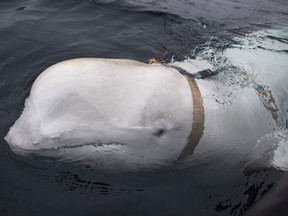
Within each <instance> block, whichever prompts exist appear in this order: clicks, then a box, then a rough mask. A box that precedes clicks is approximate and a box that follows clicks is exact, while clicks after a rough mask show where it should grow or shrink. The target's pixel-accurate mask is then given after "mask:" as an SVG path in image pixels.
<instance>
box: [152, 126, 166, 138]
mask: <svg viewBox="0 0 288 216" xmlns="http://www.w3.org/2000/svg"><path fill="white" fill-rule="evenodd" d="M164 133H165V130H164V129H163V128H157V129H156V130H154V132H153V134H154V135H155V136H157V137H160V136H162V135H163V134H164Z"/></svg>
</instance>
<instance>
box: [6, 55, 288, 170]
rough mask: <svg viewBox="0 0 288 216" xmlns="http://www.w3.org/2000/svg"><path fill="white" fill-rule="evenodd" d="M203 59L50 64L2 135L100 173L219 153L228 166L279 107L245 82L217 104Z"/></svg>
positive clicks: (272, 121)
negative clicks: (12, 123) (101, 171)
mask: <svg viewBox="0 0 288 216" xmlns="http://www.w3.org/2000/svg"><path fill="white" fill-rule="evenodd" d="M207 65H208V63H207V62H204V61H197V60H195V61H193V60H191V61H190V62H187V61H186V62H185V61H183V62H175V63H171V64H168V65H167V64H166V65H165V64H159V63H153V64H146V63H142V62H138V61H134V60H127V59H103V58H78V59H72V60H66V61H63V62H60V63H57V64H55V65H53V66H51V67H49V68H48V69H46V70H45V71H44V72H42V73H41V74H40V75H39V76H38V77H37V79H36V80H35V82H34V83H33V85H32V88H31V91H30V95H29V97H28V98H27V99H26V101H25V108H24V110H23V112H22V114H21V116H20V117H19V119H18V120H17V121H16V122H15V123H14V125H13V126H12V127H11V128H10V130H9V132H8V134H7V135H6V137H5V140H6V141H7V143H8V144H9V146H10V148H11V150H12V151H13V152H14V153H16V154H18V155H21V156H25V157H31V158H33V157H34V156H37V158H38V156H41V157H43V158H48V159H53V160H56V161H60V162H65V163H73V164H89V165H90V166H93V167H95V168H99V169H104V170H128V171H138V170H150V169H152V170H154V169H159V168H162V167H169V166H173V165H174V164H177V163H181V162H183V161H186V162H187V163H197V161H198V162H199V161H200V160H201V161H209V160H214V159H215V160H217V158H225V157H230V158H233V159H235V160H232V159H231V161H232V162H231V164H233V161H236V162H235V164H234V165H235V166H236V163H237V161H238V162H239V161H243V158H247V154H248V155H249V154H252V153H251V148H254V147H255V145H256V144H257V143H258V144H259V142H261V141H259V139H261V137H265V136H266V135H267V134H269V133H273V132H274V131H275V128H276V127H277V126H278V125H279V122H281V121H282V120H281V121H280V117H279V114H278V112H280V111H279V110H280V108H279V109H278V106H279V104H277V103H276V102H275V101H273V95H272V93H271V91H270V89H269V90H267V89H265V87H263V86H262V85H261V84H258V83H256V81H255V82H254V81H253V82H251V85H247V86H244V87H243V88H241V90H239V91H237V94H235V95H236V96H235V97H234V98H233V102H231V104H229V105H228V106H225V107H223V104H224V102H223V101H221V97H222V96H223V89H221V88H219V85H218V82H219V79H218V78H217V76H218V75H217V76H211V75H216V74H213V73H211V70H203V69H205V68H207V67H209V65H208V66H207ZM210 66H211V65H210ZM196 71H200V72H201V71H202V73H200V72H199V73H195V72H196ZM217 80H218V81H217ZM227 97H228V98H229V95H228V96H227ZM261 98H262V99H261ZM263 98H264V99H263ZM267 98H268V99H270V101H269V100H268V101H267V100H266V99H267ZM265 100H266V101H265ZM282 122H283V121H282ZM269 148H270V147H267V148H262V149H261V152H262V153H263V154H264V153H265V152H267V149H269ZM257 154H258V156H259V157H260V156H261V155H259V154H260V153H259V152H257ZM250 156H251V157H250ZM249 157H250V158H253V155H249ZM249 157H248V158H249ZM271 158H273V156H272V157H271ZM253 159H254V158H253ZM271 160H272V159H271ZM249 162H251V161H250V160H249V161H247V164H248V163H249ZM183 163H184V162H183ZM282 164H283V163H282ZM284 164H285V163H284ZM281 168H282V169H286V168H287V167H285V166H282V167H281Z"/></svg>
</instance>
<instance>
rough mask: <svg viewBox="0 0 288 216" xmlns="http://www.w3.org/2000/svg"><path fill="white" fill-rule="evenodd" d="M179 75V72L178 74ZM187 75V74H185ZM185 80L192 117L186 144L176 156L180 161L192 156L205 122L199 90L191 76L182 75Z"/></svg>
mask: <svg viewBox="0 0 288 216" xmlns="http://www.w3.org/2000/svg"><path fill="white" fill-rule="evenodd" d="M180 73H181V72H180ZM186 73H187V72H186ZM181 74H182V73H181ZM184 76H185V78H186V79H187V81H188V83H189V86H190V89H191V93H192V100H193V112H192V114H193V117H192V129H191V132H190V134H189V136H188V138H187V144H186V146H185V147H184V149H183V150H182V152H181V153H180V155H179V156H178V159H177V160H182V159H184V158H186V157H187V156H189V155H192V154H193V152H194V149H195V148H196V146H197V144H198V143H199V141H200V139H201V137H202V135H203V133H204V121H205V113H204V106H203V99H202V96H201V92H200V89H199V87H198V85H197V83H196V81H195V79H194V78H193V77H191V75H184Z"/></svg>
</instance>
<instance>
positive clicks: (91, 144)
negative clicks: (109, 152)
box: [12, 142, 124, 152]
mask: <svg viewBox="0 0 288 216" xmlns="http://www.w3.org/2000/svg"><path fill="white" fill-rule="evenodd" d="M89 146H93V147H95V148H99V147H106V146H124V144H123V143H117V142H111V143H87V144H83V145H72V146H67V145H66V146H65V145H64V146H59V147H52V148H39V149H24V148H19V147H18V146H17V147H15V146H13V147H12V150H13V151H14V150H16V151H17V150H20V151H25V152H38V151H57V150H63V149H64V150H65V149H76V148H81V147H89Z"/></svg>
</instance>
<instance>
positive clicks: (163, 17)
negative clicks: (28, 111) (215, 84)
mask: <svg viewBox="0 0 288 216" xmlns="http://www.w3.org/2000/svg"><path fill="white" fill-rule="evenodd" d="M287 28H288V1H287V0H275V1H268V0H254V1H251V0H211V1H208V0H200V1H199V0H198V1H196V0H177V1H176V0H163V1H156V0H134V1H132V0H127V1H125V0H123V1H121V0H115V1H113V0H111V1H108V0H107V1H104V0H103V1H97V0H94V1H93V0H62V1H56V0H21V1H20V0H0V39H1V45H0V215H1V216H2V215H3V216H34V215H35V216H36V215H37V216H38V215H41V216H66V215H67V216H74V215H75V216H76V215H83V216H94V215H97V216H98V215H99V216H101V215H118V216H120V215H123V216H124V215H125V216H138V215H139V216H140V215H155V216H161V215H163V216H170V215H171V216H174V215H181V216H182V215H183V216H186V215H187V216H188V215H189V216H191V215H196V216H200V215H203V216H212V215H221V216H222V215H241V214H242V213H243V212H244V211H245V210H246V209H247V208H249V207H250V206H251V205H252V204H253V203H254V202H255V201H256V200H258V199H259V198H260V197H261V196H262V195H263V193H264V192H265V191H267V190H268V189H269V188H271V187H272V186H273V184H274V183H275V182H276V181H277V180H278V179H279V178H280V177H281V176H282V174H283V172H281V171H277V170H274V169H270V170H264V171H260V172H256V173H252V174H251V175H249V176H247V175H244V174H243V173H242V171H241V170H240V169H235V168H234V169H229V168H223V167H222V164H221V163H220V164H217V163H215V162H214V164H202V165H197V166H194V167H190V168H187V169H179V170H168V171H163V170H162V171H156V172H138V173H122V174H107V173H101V172H97V171H93V170H91V169H89V168H81V167H73V166H70V165H65V164H56V163H53V162H52V163H49V164H45V165H43V164H40V163H38V162H37V161H25V160H22V159H20V158H18V157H17V156H16V155H14V154H13V153H12V152H11V150H10V149H9V147H8V145H7V143H6V142H5V141H4V139H3V137H4V136H5V135H6V133H7V131H8V130H9V127H11V126H12V125H13V123H14V122H15V120H16V119H17V118H18V117H19V115H20V114H21V111H22V109H23V105H24V100H25V98H26V97H27V96H28V94H29V90H30V87H31V85H32V83H33V81H34V80H35V78H36V77H37V76H38V75H39V74H40V73H41V72H42V71H43V70H44V69H45V68H47V67H48V66H50V65H52V64H54V63H57V62H59V61H62V60H66V59H71V58H76V57H105V58H127V59H135V60H139V61H143V62H146V61H147V60H148V59H149V58H152V57H159V58H164V59H165V60H166V61H170V59H171V58H172V57H173V58H174V59H176V60H184V59H185V58H187V57H196V56H197V54H199V53H203V52H204V51H205V50H207V48H209V49H213V50H214V51H215V52H217V54H219V53H221V52H222V51H223V50H225V49H226V48H227V47H230V46H231V45H233V44H237V41H235V39H234V38H235V37H238V38H242V37H243V38H245V36H246V35H247V34H250V33H253V32H256V31H262V30H270V29H280V30H281V29H287ZM286 36H287V37H286V38H285V37H282V38H276V37H274V36H272V35H270V39H271V40H275V41H278V42H279V40H280V41H281V42H283V43H286V45H287V43H288V35H286ZM267 37H269V35H268V36H267ZM284 51H285V50H284ZM286 52H287V50H286ZM213 57H215V56H210V60H211V59H212V60H213ZM214 61H216V60H215V59H214ZM287 69H288V68H287Z"/></svg>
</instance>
